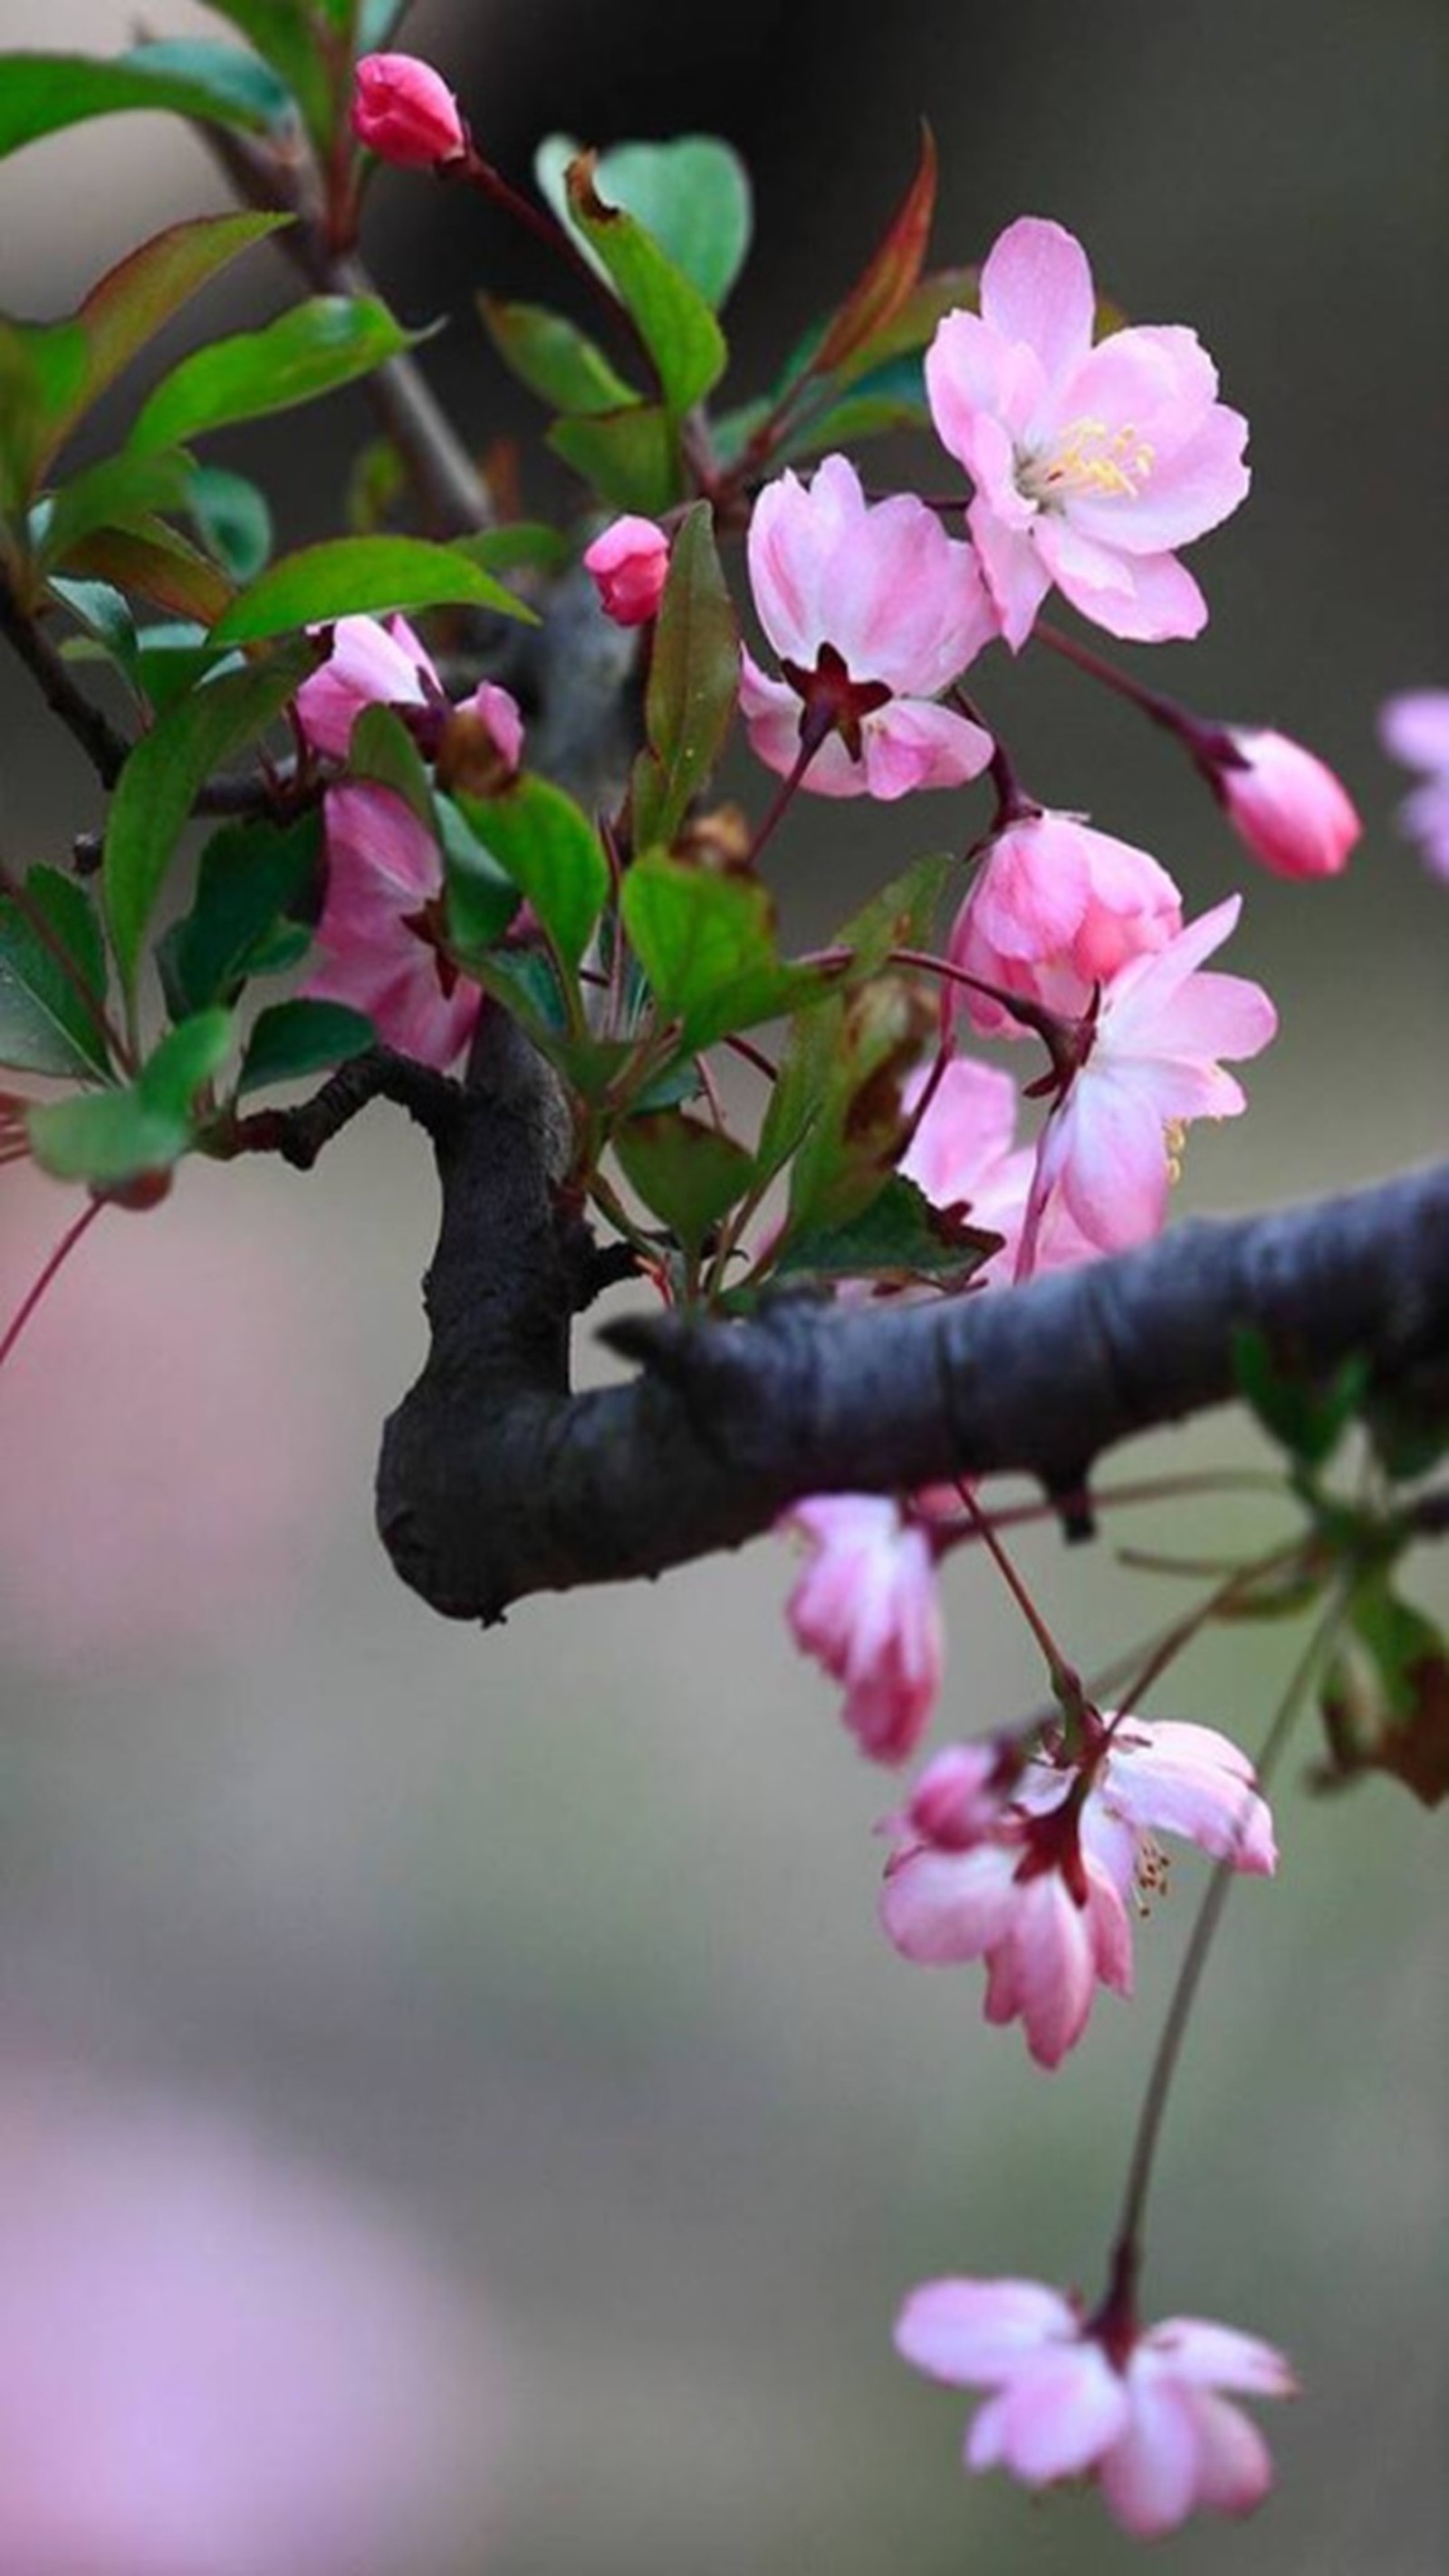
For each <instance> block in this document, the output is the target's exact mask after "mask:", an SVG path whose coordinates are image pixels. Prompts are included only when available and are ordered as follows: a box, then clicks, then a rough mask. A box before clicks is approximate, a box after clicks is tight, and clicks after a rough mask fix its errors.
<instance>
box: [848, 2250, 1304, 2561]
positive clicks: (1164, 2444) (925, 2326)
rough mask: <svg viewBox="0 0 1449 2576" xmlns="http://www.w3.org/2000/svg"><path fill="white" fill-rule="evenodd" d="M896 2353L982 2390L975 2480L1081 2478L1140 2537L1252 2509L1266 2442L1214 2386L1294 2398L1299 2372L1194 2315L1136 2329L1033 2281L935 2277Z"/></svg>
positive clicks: (1032, 2483)
mask: <svg viewBox="0 0 1449 2576" xmlns="http://www.w3.org/2000/svg"><path fill="white" fill-rule="evenodd" d="M895 2342H896V2349H897V2351H898V2352H899V2353H900V2355H901V2357H902V2359H903V2360H905V2361H908V2362H910V2363H911V2364H912V2365H913V2366H914V2368H916V2369H917V2370H922V2371H924V2372H926V2374H927V2375H928V2377H930V2378H932V2379H939V2380H942V2381H944V2382H945V2383H946V2385H947V2386H948V2387H952V2388H980V2389H986V2390H989V2391H990V2392H991V2394H990V2395H989V2397H988V2400H987V2403H986V2404H985V2405H984V2406H982V2407H981V2408H980V2410H979V2411H978V2413H977V2415H976V2417H975V2420H974V2422H973V2423H972V2426H971V2429H970V2433H969V2435H968V2437H967V2443H966V2465H967V2467H968V2468H969V2469H972V2470H977V2471H979V2470H983V2469H993V2468H1005V2469H1007V2470H1009V2471H1010V2473H1011V2475H1012V2476H1013V2477H1016V2478H1019V2479H1020V2480H1021V2481H1022V2483H1023V2485H1025V2486H1029V2487H1044V2486H1050V2485H1052V2484H1053V2483H1054V2482H1055V2481H1056V2480H1057V2479H1059V2478H1072V2477H1082V2476H1091V2477H1093V2478H1094V2479H1095V2481H1096V2483H1097V2485H1098V2486H1099V2487H1100V2489H1101V2491H1102V2499H1103V2502H1104V2503H1105V2505H1106V2507H1107V2510H1108V2512H1109V2513H1110V2514H1111V2515H1112V2517H1113V2520H1114V2521H1115V2522H1117V2523H1119V2524H1120V2525H1121V2527H1122V2529H1123V2530H1124V2531H1130V2532H1132V2533H1133V2534H1134V2535H1135V2536H1136V2537H1137V2538H1138V2539H1141V2540H1150V2539H1156V2538H1158V2537H1159V2536H1160V2535H1162V2534H1163V2533H1165V2532H1169V2531H1175V2530H1176V2529H1177V2527H1178V2525H1179V2524H1180V2523H1183V2522H1185V2521H1186V2520H1187V2518H1188V2516H1189V2514H1191V2513H1196V2512H1208V2513H1224V2514H1241V2513H1250V2512H1251V2511H1252V2510H1253V2507H1254V2506H1255V2505H1258V2504H1261V2502H1262V2500H1263V2498H1264V2496H1265V2495H1266V2494H1267V2492H1268V2489H1269V2487H1270V2486H1271V2485H1272V2482H1273V2465H1272V2461H1271V2458H1270V2457H1269V2453H1268V2447H1267V2444H1266V2443H1265V2442H1264V2440H1263V2437H1262V2435H1261V2433H1260V2432H1259V2431H1258V2428H1257V2426H1256V2425H1255V2424H1254V2423H1252V2422H1251V2421H1250V2419H1249V2418H1248V2417H1247V2416H1246V2415H1245V2414H1244V2413H1243V2412H1242V2409H1241V2408H1240V2407H1237V2406H1234V2405H1232V2404H1230V2403H1229V2402H1228V2398H1227V2396H1225V2395H1224V2394H1223V2392H1224V2391H1229V2392H1231V2394H1232V2395H1233V2396H1244V2397H1292V2396H1293V2395H1295V2394H1296V2386H1295V2382H1294V2378H1293V2374H1292V2372H1291V2370H1290V2369H1289V2366H1288V2363H1287V2362H1286V2361H1285V2359H1284V2357H1283V2355H1282V2354H1281V2353H1280V2352H1277V2351H1275V2350H1274V2348H1273V2346H1272V2345H1271V2344H1267V2343H1263V2342H1261V2341H1260V2340H1259V2338H1258V2337H1257V2336H1256V2335H1248V2334H1242V2333H1240V2332H1239V2331H1238V2329H1237V2328H1236V2327H1234V2326H1223V2325H1215V2324H1212V2323H1210V2322H1209V2321H1208V2320H1207V2319H1206V2318H1202V2317H1168V2318H1165V2319H1164V2320H1163V2322H1162V2324H1161V2325H1156V2326H1150V2327H1148V2328H1146V2329H1145V2330H1143V2329H1141V2328H1139V2327H1137V2326H1136V2325H1135V2323H1128V2324H1126V2325H1125V2326H1124V2325H1122V2324H1121V2323H1119V2322H1118V2321H1117V2320H1116V2319H1115V2318H1114V2319H1112V2320H1111V2321H1110V2322H1109V2320H1108V2319H1107V2318H1106V2316H1105V2315H1104V2316H1103V2317H1101V2318H1098V2319H1094V2318H1091V2317H1086V2316H1084V2315H1083V2312H1082V2309H1081V2306H1080V2305H1079V2303H1078V2302H1077V2301H1076V2300H1074V2299H1070V2298H1067V2297H1064V2296H1063V2294H1062V2293H1061V2292H1060V2291H1058V2290H1053V2289H1050V2288H1048V2287H1047V2286H1046V2284H1045V2283H1043V2282H1038V2281H1020V2280H1004V2281H1003V2280H997V2281H981V2280H969V2279H945V2280H939V2281H927V2282H924V2283H923V2284H922V2286H921V2287H920V2288H919V2289H918V2290H914V2291H912V2293H911V2295H910V2297H909V2298H908V2299H907V2300H906V2303H905V2305H904V2307H903V2308H902V2310H901V2313H900V2316H899V2318H898V2319H897V2322H896V2331H895Z"/></svg>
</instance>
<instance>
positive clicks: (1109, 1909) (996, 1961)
mask: <svg viewBox="0 0 1449 2576" xmlns="http://www.w3.org/2000/svg"><path fill="white" fill-rule="evenodd" d="M1094 1724H1095V1727H1096V1730H1097V1731H1096V1734H1095V1736H1094V1740H1093V1742H1092V1744H1091V1745H1090V1746H1089V1748H1088V1754H1087V1758H1086V1761H1085V1764H1084V1766H1082V1767H1073V1766H1070V1765H1067V1764H1065V1763H1063V1762H1059V1761H1056V1760H1049V1759H1043V1758H1040V1757H1038V1758H1034V1759H1033V1760H1031V1761H1029V1762H1027V1763H1026V1764H1025V1766H1024V1767H1023V1769H1022V1771H1021V1774H1020V1777H1019V1778H1018V1779H1017V1780H1016V1781H1015V1783H1014V1784H1013V1785H1012V1786H1011V1789H1010V1794H1009V1796H1007V1797H1006V1798H1005V1800H1004V1801H1002V1800H993V1798H992V1797H991V1796H990V1794H988V1792H987V1775H983V1777H982V1778H981V1779H980V1780H976V1781H974V1783H973V1782H971V1781H969V1780H968V1781H967V1782H965V1783H962V1782H961V1781H959V1780H956V1779H954V1778H953V1777H952V1776H951V1775H949V1774H948V1773H947V1772H946V1770H945V1767H944V1766H945V1763H946V1759H947V1756H946V1753H942V1754H938V1755H937V1756H936V1758H935V1761H934V1762H933V1763H932V1764H930V1765H929V1766H928V1768H927V1771H926V1772H925V1773H923V1775H922V1778H921V1780H920V1782H919V1783H918V1785H917V1789H916V1791H915V1793H914V1794H913V1796H912V1798H911V1800H910V1802H909V1803H908V1805H907V1807H906V1809H905V1810H904V1812H903V1814H902V1815H901V1816H900V1817H899V1818H897V1819H895V1820H893V1822H894V1830H895V1832H896V1835H897V1838H898V1846H897V1849H896V1850H895V1852H894V1853H893V1855H892V1858H891V1860H890V1862H889V1863H888V1865H887V1871H886V1882H885V1888H884V1891H883V1894H882V1899H881V1918H882V1922H883V1924H884V1927H885V1931H886V1934H887V1936H888V1938H889V1939H890V1941H891V1942H892V1943H893V1944H894V1946H895V1948H896V1949H898V1950H899V1951H900V1952H901V1954H902V1956H903V1957H905V1958H907V1959H911V1960H913V1961H915V1962H917V1963H918V1964H920V1965H922V1966H926V1967H945V1966H953V1965H955V1964H957V1963H958V1962H961V1961H965V1960H970V1959H984V1960H985V1962H986V1968H987V1986H986V2005H985V2009H986V2018H987V2020H988V2021H993V2022H1009V2021H1015V2020H1017V2019H1018V2018H1019V2019H1020V2020H1021V2023H1022V2026H1023V2029H1024V2031H1025V2034H1026V2042H1027V2046H1028V2048H1029V2050H1030V2051H1031V2054H1032V2056H1033V2057H1034V2058H1035V2060H1036V2062H1037V2064H1038V2065H1040V2066H1048V2067H1051V2066H1057V2065H1059V2064H1060V2062H1061V2060H1062V2058H1063V2057H1064V2056H1065V2055H1066V2053H1067V2051H1068V2049H1070V2048H1073V2047H1074V2046H1075V2045H1076V2042H1077V2041H1078V2040H1079V2039H1080V2038H1081V2035H1082V2033H1083V2031H1084V2030H1085V2029H1086V2026H1087V2022H1088V2019H1089V2018H1090V2015H1091V2010H1092V2003H1093V1999H1094V1996H1095V1992H1096V1988H1097V1986H1098V1985H1099V1984H1101V1985H1105V1986H1110V1987H1111V1988H1112V1990H1113V1991H1114V1993H1117V1994H1121V1995H1128V1994H1130V1993H1131V1991H1132V1934H1131V1924H1130V1919H1129V1914H1128V1905H1129V1903H1130V1901H1131V1900H1132V1898H1133V1896H1134V1891H1135V1890H1137V1889H1139V1888H1141V1889H1144V1890H1147V1889H1152V1888H1155V1887H1158V1886H1160V1884H1161V1883H1162V1877H1163V1861H1162V1856H1161V1854H1160V1852H1159V1851H1158V1850H1157V1847H1156V1844H1155V1841H1154V1840H1153V1839H1152V1837H1153V1836H1155V1835H1156V1834H1158V1833H1174V1834H1181V1835H1183V1836H1184V1837H1185V1838H1186V1839H1187V1840H1188V1841H1190V1842H1195V1843H1196V1844H1198V1846H1199V1848H1200V1849H1202V1850H1204V1851H1207V1852H1210V1853H1211V1854H1212V1855H1213V1856H1214V1858H1216V1859H1220V1860H1230V1861H1231V1862H1232V1863H1233V1865H1234V1867H1235V1868H1237V1869H1240V1870H1245V1871H1249V1872H1252V1873H1256V1874H1266V1873H1268V1872H1270V1871H1271V1870H1272V1869H1273V1868H1274V1866H1275V1864H1276V1860H1277V1853H1276V1850H1275V1848H1274V1842H1273V1827H1272V1818H1271V1816H1270V1815H1269V1812H1268V1809H1267V1806H1266V1805H1265V1803H1264V1801H1263V1800H1262V1798H1261V1797H1260V1796H1259V1795H1258V1792H1257V1789H1256V1787H1255V1785H1254V1777H1253V1770H1252V1766H1251V1764H1250V1763H1249V1762H1248V1760H1247V1758H1246V1756H1245V1755H1243V1754H1242V1753H1240V1752H1239V1750H1238V1748H1237V1746H1236V1745H1234V1744H1233V1743H1231V1742H1230V1741H1229V1739H1228V1738H1227V1737H1226V1736H1224V1735H1219V1734H1218V1733H1217V1732H1216V1730H1215V1729H1213V1728H1211V1727H1200V1726H1189V1725H1181V1724H1177V1723H1175V1722H1173V1721H1171V1720H1168V1721H1159V1722H1157V1723H1155V1724H1154V1723H1150V1722H1149V1721H1148V1720H1146V1719H1145V1718H1139V1717H1136V1716H1134V1715H1131V1714H1124V1715H1122V1716H1120V1717H1114V1716H1113V1714H1112V1713H1111V1712H1105V1713H1104V1715H1103V1716H1102V1717H1101V1718H1100V1719H1098V1720H1096V1721H1094ZM948 1750H954V1752H955V1755H956V1758H957V1760H958V1762H959V1760H960V1757H961V1755H963V1754H965V1755H966V1756H968V1757H973V1758H974V1767H975V1769H976V1770H978V1771H979V1770H980V1768H981V1748H980V1747H972V1746H965V1747H957V1748H948ZM997 1759H999V1757H998V1756H997V1755H996V1754H994V1753H993V1760H994V1761H995V1760H997ZM962 1786H966V1787H968V1788H969V1789H970V1792H971V1794H970V1795H969V1796H968V1797H966V1798H965V1799H964V1801H963V1799H962V1798H961V1797H960V1796H957V1795H954V1794H951V1793H952V1792H953V1791H954V1790H956V1789H958V1788H960V1787H962Z"/></svg>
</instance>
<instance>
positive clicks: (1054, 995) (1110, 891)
mask: <svg viewBox="0 0 1449 2576" xmlns="http://www.w3.org/2000/svg"><path fill="white" fill-rule="evenodd" d="M1181 928H1182V898H1181V896H1180V894H1179V892H1178V889H1177V887H1176V886H1175V885H1174V883H1173V881H1172V879H1171V877H1170V876H1169V875H1168V873H1167V870H1166V869H1165V868H1163V867H1159V865H1158V863H1157V861H1156V859H1154V858H1150V857H1149V856H1148V853H1147V852H1146V850H1138V849H1134V848H1133V846H1132V844H1131V843H1130V842H1129V841H1118V840H1115V839H1114V838H1113V837H1112V835H1111V834H1110V833H1107V832H1094V831H1093V830H1092V829H1091V827H1090V826H1089V825H1088V824H1086V823H1083V822H1082V821H1080V820H1079V818H1078V817H1077V816H1076V815H1075V814H1029V815H1026V816H1024V817H1023V818H1022V820H1021V821H1020V822H1015V823H1009V824H1008V825H1007V826H1006V828H1005V830H1004V831H1002V832H999V833H997V834H996V836H995V837H994V839H993V840H992V841H991V842H990V843H989V844H988V846H987V850H986V855H985V857H984V859H983V861H982V863H981V866H980V868H979V870H978V872H977V875H976V877H975V879H974V881H973V883H972V886H971V890H970V892H969V894H968V895H967V897H966V900H965V902H964V903H963V905H962V907H961V910H960V912H959V913H958V915H957V917H956V922H955V926H954V928H953V930H952V932H951V940H950V948H949V955H950V958H951V962H952V964H953V965H954V966H959V967H960V968H961V969H962V971H963V972H964V973H965V974H968V975H979V976H981V977H982V978H983V979H984V981H985V982H987V983H989V984H999V985H1001V986H1002V987H1003V989H1004V990H1005V991H1007V992H1009V993H1019V994H1020V995H1021V996H1022V998H1023V999H1024V1000H1026V1001H1030V1002H1040V1003H1042V1004H1043V1005H1044V1006H1045V1008H1046V1009H1048V1010H1050V1011H1059V1012H1062V1013H1063V1014H1064V1015H1066V1016H1068V1017H1071V1018H1077V1017H1079V1016H1080V1015H1081V1013H1082V1012H1084V1011H1085V1010H1086V1009H1087V1007H1088V1005H1089V1004H1090V1002H1091V999H1092V989H1093V986H1094V985H1096V984H1099V983H1105V982H1106V980H1107V978H1108V977H1109V976H1112V975H1115V974H1117V973H1118V972H1119V971H1120V969H1121V968H1122V967H1123V966H1125V965H1127V964H1128V962H1129V960H1130V959H1132V958H1134V957H1141V956H1145V955H1149V954H1151V953H1152V952H1153V951H1155V950H1157V949H1159V948H1164V947H1165V946H1166V945H1167V942H1168V941H1169V940H1170V939H1172V938H1175V937H1176V935H1177V933H1178V932H1179V931H1180V930H1181ZM958 991H959V993H960V1006H961V1008H962V1009H963V1010H964V1011H965V1012H966V1014H967V1016H968V1017H969V1019H970V1020H971V1022H972V1024H973V1026H974V1027H976V1028H977V1029H979V1030H980V1031H981V1033H982V1035H983V1036H985V1037H1023V1036H1025V1035H1026V1032H1025V1030H1024V1029H1022V1028H1021V1026H1020V1024H1019V1022H1017V1021H1015V1020H1013V1019H1012V1017H1011V1014H1010V1012H1009V1011H1005V1010H1003V1009H1002V1007H1001V1005H1000V1004H999V1003H997V1002H993V1001H992V1000H991V999H990V997H989V996H988V995H987V994H984V993H972V992H969V991H966V990H965V989H964V988H959V987H958Z"/></svg>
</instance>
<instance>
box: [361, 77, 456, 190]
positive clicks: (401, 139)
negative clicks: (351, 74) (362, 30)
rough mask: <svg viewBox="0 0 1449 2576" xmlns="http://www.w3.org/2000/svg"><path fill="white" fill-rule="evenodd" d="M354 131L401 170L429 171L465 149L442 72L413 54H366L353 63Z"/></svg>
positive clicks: (452, 158)
mask: <svg viewBox="0 0 1449 2576" xmlns="http://www.w3.org/2000/svg"><path fill="white" fill-rule="evenodd" d="M352 131H353V133H354V134H355V135H356V137H357V139H358V142H359V143H365V144H366V145H367V147H368V149H369V151H371V152H376V153H377V154H378V156H379V157H380V159H382V160H384V161H391V162H392V163H393V164H394V165H395V167H396V168H398V169H399V170H431V169H433V168H435V167H436V165H437V163H438V162H440V161H457V160H459V159H461V157H462V155H463V154H464V153H465V152H466V151H467V149H468V135H467V129H466V127H465V126H464V123H463V119H462V115H461V113H460V111H459V107H458V102H457V100H456V99H455V97H454V96H453V93H452V91H451V90H450V89H449V87H448V84H447V82H446V81H445V80H444V79H443V76H442V74H441V73H440V72H435V71H434V69H433V67H432V64H431V63H420V62H419V61H418V59H417V57H416V55H414V54H364V55H363V58H362V60H361V62H360V63H359V64H358V66H357V88H356V90H355V92H354V94H353V100H352Z"/></svg>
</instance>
